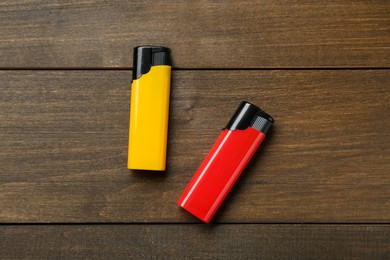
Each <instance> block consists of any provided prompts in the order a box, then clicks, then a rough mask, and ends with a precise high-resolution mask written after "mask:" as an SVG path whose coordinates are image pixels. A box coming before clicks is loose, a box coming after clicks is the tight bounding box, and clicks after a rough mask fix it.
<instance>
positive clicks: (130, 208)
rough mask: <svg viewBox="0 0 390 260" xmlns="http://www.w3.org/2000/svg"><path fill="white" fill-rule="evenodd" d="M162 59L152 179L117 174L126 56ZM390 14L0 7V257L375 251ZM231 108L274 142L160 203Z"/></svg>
mask: <svg viewBox="0 0 390 260" xmlns="http://www.w3.org/2000/svg"><path fill="white" fill-rule="evenodd" d="M143 44H157V45H164V46H168V47H170V48H171V49H172V56H173V62H174V69H173V73H172V92H171V108H170V125H169V145H168V150H169V151H168V162H167V163H168V168H167V171H166V173H158V172H142V173H132V172H131V171H129V170H127V169H126V160H127V141H128V123H129V93H130V83H131V69H132V67H131V65H132V49H133V47H135V46H137V45H143ZM389 48H390V2H389V1H386V0H378V1H352V0H347V1H338V0H330V1H325V2H321V1H311V0H303V1H289V2H285V1H275V0H262V1H258V2H254V1H199V2H198V1H196V2H195V1H180V0H179V1H164V2H160V1H159V2H157V1H134V2H133V1H109V0H102V1H88V0H84V1H81V0H79V1H62V0H58V1H44V0H21V1H10V0H5V1H2V2H1V3H0V68H1V70H0V166H1V170H0V222H1V223H2V225H1V226H0V239H1V242H0V258H1V259H3V258H4V259H14V258H28V259H30V258H50V259H57V258H74V257H80V258H92V259H95V258H103V259H113V258H134V259H139V258H149V257H150V258H167V259H170V258H180V259H181V258H190V259H192V258H221V259H226V258H232V259H238V258H242V259H337V258H367V259H385V258H388V257H389V256H390V247H389V244H390V149H389V147H390V134H389V133H390V105H389V104H390V102H389V101H390V100H389V97H390V70H389V68H390V50H389ZM241 100H248V101H251V102H253V103H255V104H257V105H259V106H261V107H262V108H263V109H264V110H266V111H267V112H268V113H270V114H271V115H273V116H274V118H275V120H276V124H275V127H274V129H273V131H272V134H270V136H269V137H268V139H267V141H266V143H265V145H263V146H262V147H261V149H260V150H259V151H258V152H257V153H256V155H255V157H254V159H253V160H252V161H251V163H250V165H249V166H248V167H247V169H246V170H245V172H244V173H243V176H242V178H241V179H240V180H239V182H238V183H237V185H236V186H235V187H234V189H233V190H232V192H231V194H230V195H229V197H228V198H227V200H226V201H225V203H224V204H223V206H222V208H221V209H220V211H219V212H218V214H217V216H216V217H215V219H214V221H213V224H211V225H204V224H200V222H199V221H197V220H196V219H195V218H194V217H192V216H191V215H190V214H188V213H186V212H184V211H183V210H181V209H180V208H179V207H178V206H177V205H176V201H177V199H178V197H179V195H180V194H181V192H182V191H183V189H184V188H185V186H186V184H187V183H188V181H189V180H190V178H191V177H192V175H193V174H194V172H195V170H196V169H197V167H198V166H199V164H200V162H201V161H202V160H203V158H204V156H205V155H206V153H207V152H208V150H209V149H210V147H211V145H212V144H213V142H214V141H215V139H216V137H217V136H218V135H219V133H220V129H221V128H222V127H223V126H224V125H225V124H226V122H227V120H228V119H229V117H230V115H231V114H232V113H233V111H234V110H235V108H236V107H237V105H238V104H239V102H240V101H241Z"/></svg>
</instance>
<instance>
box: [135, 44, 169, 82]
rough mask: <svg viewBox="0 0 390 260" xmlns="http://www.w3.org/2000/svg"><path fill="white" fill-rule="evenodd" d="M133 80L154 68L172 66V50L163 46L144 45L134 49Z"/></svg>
mask: <svg viewBox="0 0 390 260" xmlns="http://www.w3.org/2000/svg"><path fill="white" fill-rule="evenodd" d="M133 62H134V64H133V68H134V69H133V80H134V79H138V78H140V77H141V76H142V74H146V73H148V72H149V70H150V68H151V67H152V66H156V65H170V66H171V59H170V49H169V48H166V47H162V46H151V45H144V46H138V47H135V48H134V59H133Z"/></svg>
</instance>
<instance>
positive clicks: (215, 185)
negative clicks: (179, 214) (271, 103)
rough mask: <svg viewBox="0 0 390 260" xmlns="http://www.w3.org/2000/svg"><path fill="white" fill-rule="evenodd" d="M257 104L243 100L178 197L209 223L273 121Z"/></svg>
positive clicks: (195, 214)
mask: <svg viewBox="0 0 390 260" xmlns="http://www.w3.org/2000/svg"><path fill="white" fill-rule="evenodd" d="M273 122H274V121H273V119H272V117H271V116H269V115H268V114H266V113H265V112H264V111H262V110H261V109H260V108H258V107H256V106H254V105H252V104H250V103H249V102H242V103H241V104H240V106H239V108H238V109H237V111H236V113H235V114H234V115H233V117H232V118H231V120H230V121H229V123H228V125H227V126H226V127H225V128H224V130H223V131H222V133H221V134H220V135H219V137H218V138H217V140H216V142H215V143H214V145H213V147H212V148H211V150H210V152H209V153H208V154H207V156H206V158H205V159H204V161H203V162H202V164H201V165H200V167H199V168H198V170H197V171H196V173H195V175H194V176H193V178H192V179H191V181H190V182H189V184H188V185H187V187H186V189H185V190H184V192H183V194H182V195H181V196H180V198H179V200H178V205H179V206H180V207H182V208H184V209H185V210H187V211H189V212H190V213H191V214H193V215H194V216H196V217H197V218H199V219H200V220H202V221H203V222H205V223H209V222H210V221H211V219H212V217H213V216H214V215H215V213H216V212H217V210H218V208H219V207H220V206H221V204H222V202H223V200H224V199H225V197H226V196H227V194H228V193H229V191H230V190H231V188H232V187H233V185H234V184H235V182H236V181H237V179H238V177H239V176H240V175H241V173H242V172H243V170H244V169H245V167H246V165H247V164H248V162H249V161H250V159H251V158H252V156H253V155H254V153H255V152H256V150H257V149H258V147H259V146H260V145H261V143H262V142H263V140H264V138H265V137H266V133H267V131H268V130H269V128H270V127H271V125H272V123H273Z"/></svg>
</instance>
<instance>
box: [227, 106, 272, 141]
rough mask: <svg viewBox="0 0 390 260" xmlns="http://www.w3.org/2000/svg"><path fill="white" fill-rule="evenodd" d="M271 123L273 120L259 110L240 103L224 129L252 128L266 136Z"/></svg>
mask: <svg viewBox="0 0 390 260" xmlns="http://www.w3.org/2000/svg"><path fill="white" fill-rule="evenodd" d="M273 123H274V119H273V118H272V117H271V116H270V115H269V114H267V113H266V112H264V111H263V110H262V109H261V108H259V107H257V106H255V105H253V104H251V103H249V102H247V101H242V102H241V104H240V105H239V106H238V108H237V110H236V112H234V114H233V116H232V117H231V118H230V120H229V122H228V123H227V125H226V127H225V128H224V129H229V130H236V129H240V130H245V129H247V128H248V127H252V128H254V129H256V130H258V131H260V132H262V133H264V134H266V133H267V132H268V130H269V129H270V128H271V126H272V124H273Z"/></svg>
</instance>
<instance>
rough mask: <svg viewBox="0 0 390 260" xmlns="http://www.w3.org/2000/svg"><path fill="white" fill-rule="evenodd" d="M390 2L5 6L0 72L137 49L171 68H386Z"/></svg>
mask: <svg viewBox="0 0 390 260" xmlns="http://www.w3.org/2000/svg"><path fill="white" fill-rule="evenodd" d="M389 9H390V2H389V1H387V0H376V1H375V0H374V1H362V0H361V1H355V0H347V1H339V0H330V1H324V2H322V1H317V0H304V1H298V0H294V1H289V2H287V3H286V2H285V1H280V0H279V1H275V0H262V1H258V2H254V1H253V0H246V1H239V2H238V1H235V0H230V1H196V2H195V3H194V2H193V1H186V0H184V1H183V0H182V1H118V0H114V1H112V0H105V1H65V0H61V1H54V2H53V1H42V0H41V1H36V0H35V1H33V0H23V1H11V0H6V1H2V2H1V3H0V13H1V15H0V28H1V34H0V50H2V52H1V55H0V68H1V67H3V68H8V67H12V68H26V67H28V68H36V67H40V68H51V67H59V68H65V67H66V68H70V67H76V68H85V67H89V68H97V67H99V68H100V67H105V68H121V67H126V68H129V67H131V66H132V65H131V64H132V60H131V56H132V49H133V47H134V46H137V45H144V44H161V45H166V46H169V47H171V48H172V51H173V53H174V56H173V60H174V63H175V66H176V67H180V68H205V67H207V68H210V67H212V68H263V67H272V68H275V67H293V68H297V67H298V68H303V67H389V60H390V54H389V53H390V52H389V51H388V47H389V42H390V28H389V25H390V20H389V19H390V14H389V13H390V12H389Z"/></svg>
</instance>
